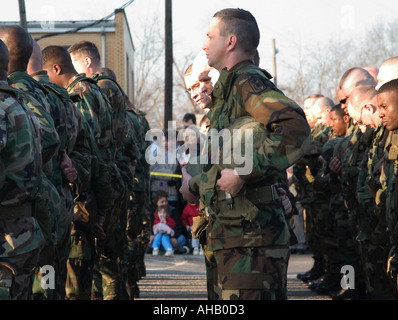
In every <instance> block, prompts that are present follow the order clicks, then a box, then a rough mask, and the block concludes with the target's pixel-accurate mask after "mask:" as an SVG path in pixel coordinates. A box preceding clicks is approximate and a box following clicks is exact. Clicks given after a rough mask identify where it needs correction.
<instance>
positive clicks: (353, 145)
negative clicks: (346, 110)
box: [335, 127, 374, 210]
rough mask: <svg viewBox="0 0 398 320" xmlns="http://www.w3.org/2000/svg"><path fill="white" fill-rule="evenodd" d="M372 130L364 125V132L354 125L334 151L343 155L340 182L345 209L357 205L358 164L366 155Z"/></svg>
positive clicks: (353, 207)
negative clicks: (353, 128) (351, 131)
mask: <svg viewBox="0 0 398 320" xmlns="http://www.w3.org/2000/svg"><path fill="white" fill-rule="evenodd" d="M373 132H374V130H373V129H372V128H370V127H366V131H365V132H364V133H362V132H361V130H360V129H359V127H356V128H355V130H354V131H353V133H352V134H351V135H350V136H348V137H345V138H344V139H343V141H342V143H341V144H339V145H337V146H336V149H335V151H336V152H337V153H340V154H342V155H343V157H342V159H341V174H340V177H339V179H340V183H341V190H342V196H343V198H344V200H345V205H346V207H347V209H353V210H354V209H355V208H356V205H357V201H358V199H357V188H358V185H357V183H358V176H359V172H360V165H361V163H362V162H363V159H364V157H367V152H366V151H367V149H368V147H369V145H370V144H371V141H372V137H373Z"/></svg>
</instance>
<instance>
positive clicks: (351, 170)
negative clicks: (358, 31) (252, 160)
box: [330, 78, 376, 299]
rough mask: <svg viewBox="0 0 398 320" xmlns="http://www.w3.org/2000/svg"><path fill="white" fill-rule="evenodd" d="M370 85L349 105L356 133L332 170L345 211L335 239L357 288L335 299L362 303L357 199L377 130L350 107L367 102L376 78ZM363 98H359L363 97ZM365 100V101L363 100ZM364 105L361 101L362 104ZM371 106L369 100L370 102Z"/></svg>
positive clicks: (338, 219)
mask: <svg viewBox="0 0 398 320" xmlns="http://www.w3.org/2000/svg"><path fill="white" fill-rule="evenodd" d="M371 79H372V80H373V83H372V84H371V85H368V86H365V85H360V86H356V87H355V88H354V89H353V90H352V91H351V92H350V96H349V97H348V99H347V102H346V108H347V111H348V113H349V115H350V117H351V118H352V119H353V120H354V123H355V125H354V130H353V132H352V133H351V134H350V135H349V136H346V137H345V138H344V139H343V140H342V141H341V143H339V144H337V145H336V147H335V152H336V153H337V154H339V155H340V156H339V157H334V158H332V160H331V163H330V168H331V170H332V171H333V172H334V173H336V174H337V181H338V183H339V184H340V188H341V196H342V199H343V202H344V205H345V207H346V210H344V211H341V212H339V214H336V216H335V226H336V237H337V241H338V245H339V255H340V262H341V265H342V266H343V265H350V266H352V267H353V268H354V269H355V276H356V278H355V279H356V284H355V290H353V289H348V290H344V289H343V290H340V291H339V292H337V293H335V294H333V293H332V296H333V298H334V299H362V298H364V297H365V295H366V285H365V275H364V273H363V270H364V265H363V259H362V257H363V254H362V249H361V246H360V245H361V243H360V242H358V241H357V240H356V237H357V235H358V223H359V220H358V219H359V202H358V198H357V188H358V184H357V182H358V176H359V171H360V165H361V163H362V161H363V160H364V159H365V158H366V157H367V153H366V150H367V148H368V146H369V145H370V143H371V141H372V138H373V132H374V128H372V127H370V126H364V125H363V124H362V119H361V120H360V121H359V120H358V117H356V114H355V112H354V111H355V110H354V109H353V108H352V107H351V104H352V101H356V99H364V95H362V93H361V92H366V91H368V88H371V89H373V88H374V86H375V85H376V82H375V80H374V79H373V78H371ZM360 94H361V96H358V95H360ZM364 100H366V99H364ZM361 102H362V101H361ZM368 103H370V100H369V102H368Z"/></svg>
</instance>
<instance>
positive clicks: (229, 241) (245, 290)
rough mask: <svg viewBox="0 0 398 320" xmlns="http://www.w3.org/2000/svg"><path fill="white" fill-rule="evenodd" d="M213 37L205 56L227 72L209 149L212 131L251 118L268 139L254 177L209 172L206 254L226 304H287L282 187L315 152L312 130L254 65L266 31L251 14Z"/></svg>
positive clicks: (204, 201)
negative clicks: (285, 175)
mask: <svg viewBox="0 0 398 320" xmlns="http://www.w3.org/2000/svg"><path fill="white" fill-rule="evenodd" d="M242 20H244V21H245V23H242ZM227 21H228V23H227ZM207 36H208V37H207V41H206V42H205V44H204V46H203V50H204V51H205V52H206V54H207V56H208V58H209V65H210V66H212V67H215V68H216V69H217V70H219V71H220V78H219V80H218V82H217V83H216V85H215V87H214V91H213V93H212V108H211V110H210V111H209V113H208V114H207V115H208V117H209V119H210V129H209V133H208V139H209V138H210V139H211V141H210V144H209V147H210V146H211V143H215V141H213V139H212V133H213V134H214V132H215V131H214V130H212V129H215V130H218V131H220V130H221V129H224V128H228V126H229V125H230V124H231V123H233V121H234V120H236V119H238V118H241V117H244V116H252V117H253V119H255V120H254V122H256V123H257V124H258V125H257V126H256V132H257V130H260V131H259V132H260V133H261V130H264V131H263V133H264V132H266V133H267V134H266V138H265V139H264V140H260V141H257V140H255V143H258V144H259V145H258V149H257V148H256V149H255V150H250V151H248V152H251V151H253V160H254V168H253V170H251V172H250V173H249V174H246V175H244V174H241V175H238V174H237V173H238V172H239V171H240V170H239V169H240V168H233V167H231V166H229V167H228V166H226V163H225V162H224V163H221V164H220V166H219V165H214V164H212V162H211V161H209V162H208V164H207V166H206V167H205V169H204V171H203V173H202V178H201V181H200V194H201V203H200V209H201V211H202V212H207V214H208V215H209V223H208V226H207V229H206V234H207V251H211V252H212V253H213V255H214V261H215V263H216V264H217V270H218V285H219V287H220V294H221V295H220V298H221V299H226V300H229V299H287V292H286V282H287V279H286V277H287V265H288V260H289V228H288V225H287V222H286V220H285V216H284V210H283V207H282V205H281V202H280V201H279V199H278V196H277V194H276V192H275V191H276V186H275V182H276V180H277V178H278V175H279V173H280V172H281V171H285V170H286V169H287V168H288V167H290V166H291V165H292V164H294V163H295V162H296V161H297V160H299V159H300V158H301V157H302V156H303V155H304V154H305V152H306V151H307V150H308V148H309V147H310V143H311V136H310V127H309V125H308V123H307V121H306V119H305V115H304V112H303V111H302V109H301V108H300V107H299V106H298V105H297V104H296V103H294V102H293V101H292V100H290V99H289V98H287V97H286V96H284V95H283V93H282V92H281V91H279V90H278V89H277V88H276V87H275V86H274V85H273V84H272V82H271V81H269V77H268V76H267V74H268V73H267V72H265V71H262V70H261V69H259V68H258V67H256V66H255V65H254V63H253V61H252V60H253V57H254V55H255V52H256V48H257V45H258V42H259V30H258V27H257V23H256V21H255V19H254V17H253V16H252V15H251V14H250V13H249V12H247V11H244V10H242V9H225V10H221V11H219V12H217V13H216V14H215V15H214V17H213V20H212V22H211V24H210V28H209V31H208V33H207ZM261 128H262V129H261ZM215 140H216V139H215ZM207 141H209V140H207ZM209 156H210V158H209V160H211V156H212V155H209ZM213 156H214V155H213ZM213 160H214V159H213ZM217 179H218V180H217ZM244 190H246V193H242V192H243V191H244ZM272 191H274V192H272ZM246 195H247V196H246ZM252 196H253V197H254V198H252ZM249 199H251V200H249ZM255 199H257V200H255ZM227 202H228V204H227ZM254 203H255V204H256V205H255V204H254Z"/></svg>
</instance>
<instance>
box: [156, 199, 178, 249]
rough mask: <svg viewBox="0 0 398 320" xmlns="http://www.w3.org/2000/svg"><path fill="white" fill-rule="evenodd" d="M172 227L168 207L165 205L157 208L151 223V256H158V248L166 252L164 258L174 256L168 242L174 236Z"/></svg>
mask: <svg viewBox="0 0 398 320" xmlns="http://www.w3.org/2000/svg"><path fill="white" fill-rule="evenodd" d="M174 226H175V221H174V220H173V219H172V218H171V217H170V211H169V207H168V206H167V205H165V206H161V207H159V209H158V211H157V212H155V220H154V221H153V234H154V238H153V242H152V249H153V250H152V255H154V256H156V255H158V254H159V248H160V246H163V248H164V249H165V250H166V253H165V256H173V255H174V249H173V246H172V244H171V242H170V237H172V236H174V230H173V229H174Z"/></svg>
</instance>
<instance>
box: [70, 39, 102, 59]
mask: <svg viewBox="0 0 398 320" xmlns="http://www.w3.org/2000/svg"><path fill="white" fill-rule="evenodd" d="M68 52H69V53H70V54H73V55H75V54H76V55H79V56H82V57H89V58H91V60H93V61H94V62H95V63H97V64H98V63H100V61H101V57H100V53H99V51H98V48H97V46H96V45H95V44H94V43H92V42H90V41H86V40H82V41H80V42H77V43H75V44H73V45H72V46H70V48H69V49H68Z"/></svg>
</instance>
